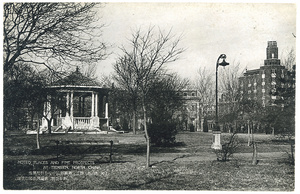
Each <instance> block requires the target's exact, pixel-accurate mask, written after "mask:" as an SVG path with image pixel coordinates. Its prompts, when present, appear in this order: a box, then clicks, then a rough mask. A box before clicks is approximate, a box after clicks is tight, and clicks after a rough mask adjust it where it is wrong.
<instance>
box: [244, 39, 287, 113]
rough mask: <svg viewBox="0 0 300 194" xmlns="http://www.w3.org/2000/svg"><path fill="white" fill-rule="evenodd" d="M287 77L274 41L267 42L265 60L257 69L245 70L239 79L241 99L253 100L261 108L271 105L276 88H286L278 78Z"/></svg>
mask: <svg viewBox="0 0 300 194" xmlns="http://www.w3.org/2000/svg"><path fill="white" fill-rule="evenodd" d="M285 76H287V69H286V68H285V67H284V66H282V65H280V59H278V47H277V42H276V41H268V46H267V49H266V59H265V60H264V65H263V66H261V67H260V68H259V69H254V70H246V72H245V73H244V75H243V76H242V77H240V78H239V84H240V92H241V97H242V98H244V99H248V100H255V101H257V102H258V103H259V104H261V105H262V106H263V107H265V106H268V105H272V104H273V102H274V100H276V99H278V98H279V97H278V96H275V95H272V92H275V91H276V87H278V86H280V87H286V86H284V85H283V83H281V82H280V78H284V77H285Z"/></svg>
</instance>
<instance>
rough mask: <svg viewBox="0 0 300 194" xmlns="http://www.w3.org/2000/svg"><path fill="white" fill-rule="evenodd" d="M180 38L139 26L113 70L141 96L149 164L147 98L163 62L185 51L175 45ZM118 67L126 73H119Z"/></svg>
mask: <svg viewBox="0 0 300 194" xmlns="http://www.w3.org/2000/svg"><path fill="white" fill-rule="evenodd" d="M179 41H180V38H178V39H175V40H174V36H172V35H171V30H170V31H169V32H167V33H166V34H165V33H164V32H162V31H161V30H160V29H159V30H158V33H155V31H154V27H150V28H149V29H148V30H147V31H146V32H142V30H141V29H139V30H137V31H136V32H134V33H133V34H132V39H131V40H130V47H131V48H130V49H126V48H125V47H123V48H122V51H123V53H124V56H122V57H120V59H119V62H117V63H116V65H115V70H116V73H117V76H118V77H119V80H120V82H121V83H122V82H124V83H125V85H127V86H128V87H127V88H128V89H130V88H133V89H134V90H136V92H137V95H138V97H139V98H140V99H141V105H142V109H143V125H144V131H145V137H146V143H147V156H146V166H147V167H149V166H150V137H149V134H148V130H147V108H146V97H147V94H148V92H149V89H150V86H151V83H152V82H153V80H155V79H156V78H157V76H159V75H161V73H162V71H161V70H162V69H163V67H164V65H165V64H167V63H170V62H173V61H176V60H177V59H178V57H179V55H180V54H181V53H182V52H183V51H184V49H182V48H178V44H179ZM121 69H125V70H126V71H127V72H126V73H125V74H124V73H121V74H120V72H121Z"/></svg>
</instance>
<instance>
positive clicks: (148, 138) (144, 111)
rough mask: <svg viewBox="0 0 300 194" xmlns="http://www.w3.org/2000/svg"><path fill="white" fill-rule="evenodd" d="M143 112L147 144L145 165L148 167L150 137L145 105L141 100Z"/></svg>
mask: <svg viewBox="0 0 300 194" xmlns="http://www.w3.org/2000/svg"><path fill="white" fill-rule="evenodd" d="M142 106H143V114H144V130H145V137H146V144H147V154H146V167H150V137H149V134H148V130H147V113H146V106H145V103H144V101H143V105H142Z"/></svg>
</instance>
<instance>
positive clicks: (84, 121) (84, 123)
mask: <svg viewBox="0 0 300 194" xmlns="http://www.w3.org/2000/svg"><path fill="white" fill-rule="evenodd" d="M91 120H92V119H91V117H74V118H73V121H74V128H75V129H83V128H91V127H92V126H91Z"/></svg>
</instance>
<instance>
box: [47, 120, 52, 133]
mask: <svg viewBox="0 0 300 194" xmlns="http://www.w3.org/2000/svg"><path fill="white" fill-rule="evenodd" d="M51 121H52V119H49V120H48V119H47V124H48V133H49V134H51Z"/></svg>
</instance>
